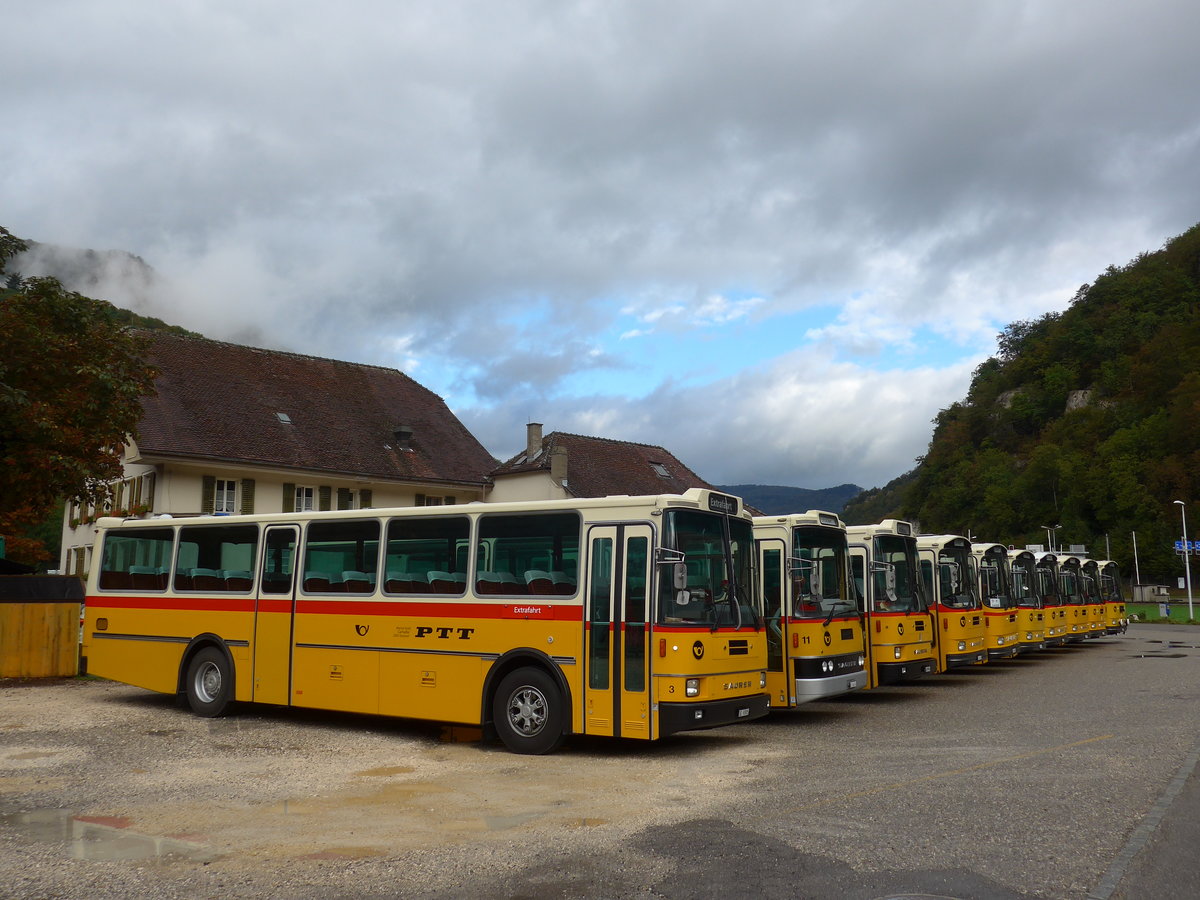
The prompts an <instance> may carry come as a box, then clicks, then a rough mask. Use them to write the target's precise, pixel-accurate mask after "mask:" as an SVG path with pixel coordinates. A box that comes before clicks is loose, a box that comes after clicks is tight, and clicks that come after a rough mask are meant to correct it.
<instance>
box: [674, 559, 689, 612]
mask: <svg viewBox="0 0 1200 900" xmlns="http://www.w3.org/2000/svg"><path fill="white" fill-rule="evenodd" d="M671 583H672V585H673V586H674V588H675V590H677V591H682V590H683V589H684V588H686V587H687V563H675V565H673V566H672V567H671ZM683 602H685V603H686V602H687V601H686V600H685V601H683Z"/></svg>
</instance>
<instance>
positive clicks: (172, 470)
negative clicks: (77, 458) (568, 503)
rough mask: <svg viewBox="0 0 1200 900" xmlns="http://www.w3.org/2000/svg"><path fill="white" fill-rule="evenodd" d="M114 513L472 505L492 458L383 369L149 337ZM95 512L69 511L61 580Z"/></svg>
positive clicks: (79, 558)
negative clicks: (150, 378)
mask: <svg viewBox="0 0 1200 900" xmlns="http://www.w3.org/2000/svg"><path fill="white" fill-rule="evenodd" d="M150 338H151V345H150V349H149V353H148V361H149V362H150V363H151V364H152V365H154V366H155V367H156V368H157V369H158V370H159V375H158V378H157V379H156V381H155V387H156V390H157V395H156V396H152V397H146V398H144V399H143V401H142V408H143V416H142V420H141V423H140V425H139V429H138V435H137V437H136V439H134V438H131V439H130V440H129V443H128V444H127V445H126V448H125V458H124V464H125V478H124V480H123V481H122V483H121V484H120V485H118V486H117V492H118V493H117V496H116V498H115V499H114V504H113V506H114V511H115V512H118V513H125V514H134V515H153V514H159V513H169V514H171V515H173V516H188V515H200V514H207V513H250V512H260V513H261V512H291V511H293V510H296V509H359V508H366V507H381V506H413V505H438V504H443V503H468V502H471V501H473V500H482V499H484V496H485V494H486V492H487V489H488V486H489V481H488V473H489V472H490V471H491V470H492V469H493V468H494V467H495V465H496V460H495V459H494V458H493V457H492V455H491V454H490V453H488V452H487V450H485V449H484V447H483V445H482V444H480V443H479V441H478V440H476V439H475V437H474V435H472V434H471V433H470V432H469V431H467V429H466V428H465V427H464V426H463V424H462V423H461V422H460V421H459V420H458V419H457V418H456V417H455V415H454V414H453V413H452V412H451V411H450V409H449V407H447V406H446V404H445V402H444V401H443V400H442V398H441V397H439V396H438V395H437V394H434V393H433V392H432V391H430V390H428V389H427V388H425V387H422V386H421V385H420V384H418V383H417V382H416V381H414V380H413V379H412V378H409V377H408V376H407V375H405V374H404V373H402V372H399V371H396V370H395V369H388V368H383V367H381V366H369V365H363V364H360V363H350V362H341V361H338V360H332V359H321V358H318V357H313V356H302V355H299V354H295V353H284V352H280V351H276V350H262V349H258V348H255V347H244V346H240V345H237V344H227V343H222V342H219V341H211V340H207V339H203V338H195V337H187V336H181V335H176V334H168V333H166V332H154V333H153V334H151V335H150ZM97 512H98V511H97V510H94V509H80V508H79V507H77V506H74V505H72V506H69V507H68V510H67V513H66V521H65V523H64V532H63V557H62V571H64V572H68V573H77V572H78V573H82V572H84V571H86V569H87V565H88V559H87V553H88V552H89V548H90V546H91V543H92V540H93V537H94V529H92V528H91V527H90V521H91V520H92V519H94V518H95V517H96V515H97Z"/></svg>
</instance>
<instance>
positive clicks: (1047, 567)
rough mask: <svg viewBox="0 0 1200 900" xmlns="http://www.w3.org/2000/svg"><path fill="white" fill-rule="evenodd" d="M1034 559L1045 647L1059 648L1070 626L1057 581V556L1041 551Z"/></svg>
mask: <svg viewBox="0 0 1200 900" xmlns="http://www.w3.org/2000/svg"><path fill="white" fill-rule="evenodd" d="M1034 559H1035V560H1036V561H1037V564H1036V569H1035V571H1036V572H1037V583H1038V593H1039V594H1041V596H1042V612H1043V613H1044V614H1045V625H1046V646H1047V647H1061V646H1062V645H1063V644H1065V643H1066V642H1067V638H1068V637H1069V636H1070V634H1071V625H1070V622H1069V621H1068V619H1067V607H1066V604H1065V603H1064V602H1063V596H1062V587H1061V585H1060V584H1059V580H1058V555H1057V554H1054V553H1047V552H1045V551H1042V552H1040V553H1035V554H1034Z"/></svg>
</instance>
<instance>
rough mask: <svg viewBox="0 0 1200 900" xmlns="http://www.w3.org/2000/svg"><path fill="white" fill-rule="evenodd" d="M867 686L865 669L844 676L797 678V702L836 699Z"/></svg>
mask: <svg viewBox="0 0 1200 900" xmlns="http://www.w3.org/2000/svg"><path fill="white" fill-rule="evenodd" d="M866 686H867V673H866V670H865V669H859V670H858V671H857V672H847V673H845V674H842V675H829V676H828V677H826V678H797V679H796V702H797V703H808V702H810V701H812V700H820V699H821V698H822V697H836V696H837V695H838V694H848V693H849V692H850V691H857V690H859V689H861V688H864V687H866Z"/></svg>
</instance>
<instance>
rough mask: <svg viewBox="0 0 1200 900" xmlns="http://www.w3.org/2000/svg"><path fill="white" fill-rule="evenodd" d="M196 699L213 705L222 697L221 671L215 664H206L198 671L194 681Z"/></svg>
mask: <svg viewBox="0 0 1200 900" xmlns="http://www.w3.org/2000/svg"><path fill="white" fill-rule="evenodd" d="M192 687H193V688H194V689H195V691H196V697H197V698H199V700H200V701H201V702H202V703H212V702H213V701H215V700H216V699H217V698H218V697H220V695H221V669H220V667H219V666H218V665H217V664H216V663H213V662H205V663H203V664H201V666H200V668H198V669H197V670H196V677H195V678H194V679H193V680H192Z"/></svg>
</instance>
